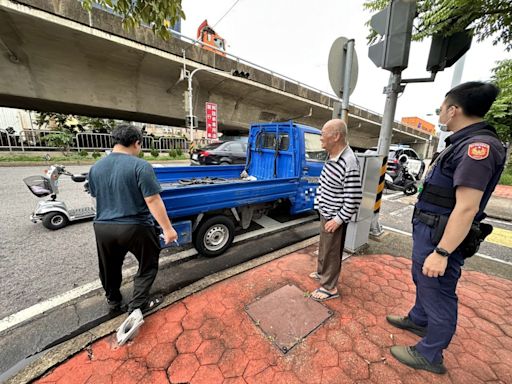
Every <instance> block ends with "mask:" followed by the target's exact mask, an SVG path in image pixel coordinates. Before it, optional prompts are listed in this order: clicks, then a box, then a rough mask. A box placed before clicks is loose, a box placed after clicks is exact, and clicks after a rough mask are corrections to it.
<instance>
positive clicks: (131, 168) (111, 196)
mask: <svg viewBox="0 0 512 384" xmlns="http://www.w3.org/2000/svg"><path fill="white" fill-rule="evenodd" d="M89 189H90V191H91V195H92V196H93V197H95V198H96V218H95V219H94V222H96V223H110V224H143V225H148V226H151V225H154V222H153V218H152V216H151V213H150V212H149V209H148V207H147V205H146V202H145V200H144V198H145V197H148V196H152V195H156V194H157V193H160V192H161V191H162V188H161V187H160V184H159V183H158V181H157V179H156V176H155V171H154V170H153V167H152V166H151V164H149V163H148V162H147V161H145V160H142V159H139V158H138V157H135V156H131V155H127V154H124V153H116V152H113V153H111V154H110V155H108V156H107V157H105V158H103V159H101V160H99V161H98V162H97V163H96V164H94V165H93V166H92V167H91V170H90V171H89Z"/></svg>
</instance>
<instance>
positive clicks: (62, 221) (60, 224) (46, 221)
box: [42, 212, 69, 230]
mask: <svg viewBox="0 0 512 384" xmlns="http://www.w3.org/2000/svg"><path fill="white" fill-rule="evenodd" d="M42 221H43V225H44V226H45V228H48V229H53V230H56V229H61V228H64V227H65V226H66V225H68V222H69V219H68V217H67V216H66V215H65V214H63V213H61V212H50V213H47V214H46V215H44V216H43V220H42Z"/></svg>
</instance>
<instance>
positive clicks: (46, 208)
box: [23, 165, 96, 230]
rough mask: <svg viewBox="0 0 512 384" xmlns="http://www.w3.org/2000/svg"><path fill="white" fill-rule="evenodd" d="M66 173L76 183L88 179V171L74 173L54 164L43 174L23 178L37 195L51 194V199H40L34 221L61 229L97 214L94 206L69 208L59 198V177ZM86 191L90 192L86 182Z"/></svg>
mask: <svg viewBox="0 0 512 384" xmlns="http://www.w3.org/2000/svg"><path fill="white" fill-rule="evenodd" d="M62 175H65V176H69V177H71V180H73V181H74V182H76V183H83V182H84V181H85V180H86V179H87V173H85V174H81V175H73V174H72V173H70V172H68V171H66V169H65V167H64V166H63V165H52V166H50V167H49V168H48V170H47V171H46V174H45V175H43V176H29V177H26V178H25V179H23V181H24V182H25V184H26V185H27V187H28V189H29V190H30V192H32V193H33V194H34V195H35V196H37V197H46V196H50V199H49V200H45V201H39V202H38V203H37V206H36V208H35V210H34V212H33V213H32V214H31V215H30V220H31V221H32V222H33V223H37V222H38V221H42V223H43V225H44V226H45V227H46V228H48V229H53V230H56V229H61V228H64V227H65V226H66V225H68V223H70V222H72V221H77V220H85V219H92V218H94V216H95V214H96V210H95V208H94V207H93V206H90V207H84V208H78V209H68V208H67V207H66V204H65V203H64V202H63V201H59V200H57V194H58V193H59V187H58V183H59V178H60V176H62ZM84 187H85V192H89V190H88V184H87V183H85V185H84Z"/></svg>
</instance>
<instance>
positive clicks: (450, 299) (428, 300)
mask: <svg viewBox="0 0 512 384" xmlns="http://www.w3.org/2000/svg"><path fill="white" fill-rule="evenodd" d="M413 226H414V228H413V264H412V278H413V281H414V284H415V285H416V302H415V304H414V307H413V308H412V309H411V311H410V312H409V318H410V319H411V320H412V321H413V322H414V323H415V324H417V325H420V326H424V327H427V335H426V336H425V337H424V338H423V339H421V340H420V342H419V343H418V344H417V345H416V349H417V351H418V352H420V353H421V354H422V355H423V356H424V357H425V358H426V359H427V360H429V361H430V362H431V363H434V364H435V363H438V362H440V361H441V360H442V358H443V350H444V349H445V348H447V347H448V345H449V344H450V341H451V339H452V337H453V335H454V334H455V329H456V327H457V303H458V299H457V294H456V293H455V291H456V288H457V283H458V281H459V278H460V274H461V265H462V263H463V260H462V258H461V256H460V255H458V254H456V253H454V254H452V255H450V258H449V259H448V266H447V267H446V271H445V273H444V276H440V277H427V276H425V275H423V273H422V269H423V263H424V261H425V258H426V257H427V256H428V255H430V254H431V253H432V252H433V251H434V248H435V245H434V244H432V241H431V239H432V231H433V229H432V228H430V227H428V226H427V225H425V224H423V223H421V222H418V221H416V220H414V221H413Z"/></svg>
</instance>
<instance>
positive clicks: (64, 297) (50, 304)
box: [0, 214, 317, 333]
mask: <svg viewBox="0 0 512 384" xmlns="http://www.w3.org/2000/svg"><path fill="white" fill-rule="evenodd" d="M316 218H317V215H316V214H313V215H309V216H306V217H302V218H300V219H296V220H291V221H288V222H286V223H281V225H280V226H278V227H272V228H262V229H259V230H256V231H251V232H247V233H244V234H242V235H238V236H236V237H235V239H234V241H233V243H238V242H240V241H243V240H248V239H250V238H252V237H259V236H262V235H265V234H270V233H273V232H278V231H279V230H283V229H286V228H289V227H291V226H294V225H298V224H302V223H306V222H309V221H313V220H315V219H316ZM195 255H197V251H196V250H195V249H194V248H191V249H186V250H184V251H181V252H178V253H174V254H171V255H167V256H163V257H160V260H159V265H160V268H163V267H165V266H166V265H168V264H170V263H173V262H176V261H179V260H183V259H187V258H190V257H192V256H195ZM137 270H138V266H137V265H134V266H132V267H130V268H127V269H124V270H123V279H126V278H130V277H132V276H134V275H135V274H136V273H137ZM100 288H101V282H100V280H99V279H98V280H95V281H92V282H90V283H87V284H84V285H82V286H80V287H77V288H74V289H72V290H70V291H68V292H64V293H62V294H60V295H57V296H54V297H52V298H50V299H48V300H45V301H42V302H40V303H37V304H35V305H33V306H31V307H28V308H25V309H23V310H21V311H19V312H16V313H13V314H11V315H9V316H6V317H4V318H3V319H0V333H2V332H4V331H5V330H8V329H10V328H13V327H15V326H16V325H18V324H21V323H24V322H26V321H27V320H30V319H31V318H33V317H36V316H38V315H41V314H43V313H44V312H47V311H50V310H52V309H54V308H57V307H59V306H61V305H63V304H65V303H67V302H70V301H72V300H76V299H78V298H79V297H81V296H85V295H87V294H90V293H91V292H93V291H95V290H98V289H100Z"/></svg>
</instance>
